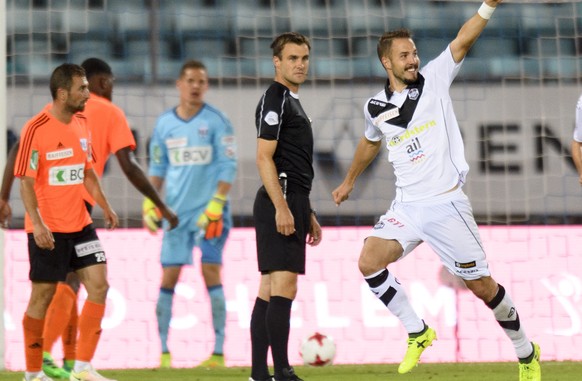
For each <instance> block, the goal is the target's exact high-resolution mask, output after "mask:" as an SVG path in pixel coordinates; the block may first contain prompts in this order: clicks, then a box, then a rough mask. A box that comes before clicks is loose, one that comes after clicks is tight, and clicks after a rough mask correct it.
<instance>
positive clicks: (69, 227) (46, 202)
mask: <svg viewBox="0 0 582 381" xmlns="http://www.w3.org/2000/svg"><path fill="white" fill-rule="evenodd" d="M92 168H93V163H92V159H91V141H90V136H89V133H88V130H87V119H86V118H85V116H84V115H83V114H80V113H77V114H75V115H73V118H72V120H71V122H70V123H69V124H64V123H62V122H60V121H59V120H57V119H56V118H55V117H54V116H53V115H52V114H51V113H50V112H49V111H48V108H45V109H44V110H43V111H41V112H40V113H39V114H37V115H36V116H34V117H33V118H32V119H30V120H29V121H28V122H27V123H26V125H25V126H24V127H23V129H22V133H21V137H20V147H19V149H18V155H17V157H16V165H15V166H14V175H15V176H16V177H23V176H25V177H31V178H34V179H35V183H34V192H35V194H36V199H37V202H38V209H39V212H40V215H41V217H42V219H43V221H44V223H45V224H46V225H47V227H48V228H49V229H50V230H51V231H52V232H58V233H73V232H78V231H81V230H82V229H83V227H85V226H87V225H88V224H90V223H91V222H92V220H91V216H90V215H89V212H88V211H87V208H86V206H85V201H84V194H85V192H86V190H85V186H84V184H83V179H84V178H85V169H92ZM24 228H25V230H26V231H27V232H32V231H33V226H32V222H31V220H30V216H29V215H28V213H26V216H25V219H24Z"/></svg>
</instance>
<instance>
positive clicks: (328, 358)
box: [299, 332, 335, 366]
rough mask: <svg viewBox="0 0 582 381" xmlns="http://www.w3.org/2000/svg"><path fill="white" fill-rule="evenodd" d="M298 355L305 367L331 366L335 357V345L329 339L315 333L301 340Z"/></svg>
mask: <svg viewBox="0 0 582 381" xmlns="http://www.w3.org/2000/svg"><path fill="white" fill-rule="evenodd" d="M299 353H300V354H301V358H302V359H303V364H305V365H311V366H326V365H331V364H333V359H334V357H335V343H334V341H333V339H332V338H331V337H329V336H326V335H323V334H321V333H319V332H316V333H314V334H313V335H310V336H309V337H307V338H306V339H305V340H303V342H302V343H301V348H300V351H299Z"/></svg>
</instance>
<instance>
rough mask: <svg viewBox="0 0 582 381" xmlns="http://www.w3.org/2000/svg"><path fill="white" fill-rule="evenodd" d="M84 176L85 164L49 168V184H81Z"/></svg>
mask: <svg viewBox="0 0 582 381" xmlns="http://www.w3.org/2000/svg"><path fill="white" fill-rule="evenodd" d="M84 178H85V164H73V165H63V166H56V167H52V168H50V169H49V179H48V183H49V185H56V186H62V185H77V184H83V179H84Z"/></svg>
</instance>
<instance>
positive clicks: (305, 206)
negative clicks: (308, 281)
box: [253, 187, 311, 274]
mask: <svg viewBox="0 0 582 381" xmlns="http://www.w3.org/2000/svg"><path fill="white" fill-rule="evenodd" d="M287 204H288V205H289V209H291V213H292V214H293V217H294V219H295V234H292V235H289V236H284V235H283V234H280V233H278V232H277V224H276V223H275V206H274V205H273V203H272V202H271V199H270V197H269V194H268V193H267V191H266V189H265V187H261V188H260V189H259V190H258V192H257V196H256V198H255V205H254V208H253V217H254V220H255V232H256V235H257V261H258V264H259V271H260V272H261V273H269V272H271V271H282V270H283V271H290V272H294V273H297V274H305V247H306V239H307V234H308V233H309V228H310V224H311V204H310V203H309V195H307V194H302V193H298V192H294V191H293V190H292V189H289V190H288V192H287Z"/></svg>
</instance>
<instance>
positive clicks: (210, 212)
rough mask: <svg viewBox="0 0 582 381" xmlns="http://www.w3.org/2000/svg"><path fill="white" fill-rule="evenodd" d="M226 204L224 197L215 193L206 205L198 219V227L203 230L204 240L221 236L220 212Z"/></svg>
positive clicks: (221, 221)
mask: <svg viewBox="0 0 582 381" xmlns="http://www.w3.org/2000/svg"><path fill="white" fill-rule="evenodd" d="M224 204H226V196H225V195H221V194H218V193H215V194H214V196H212V199H211V200H210V201H209V202H208V205H206V210H205V211H204V213H202V214H201V215H200V217H199V218H198V223H197V225H198V227H199V228H200V229H202V230H205V231H206V233H205V234H204V238H205V239H213V238H217V237H220V236H221V235H222V228H223V220H222V211H223V209H224Z"/></svg>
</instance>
